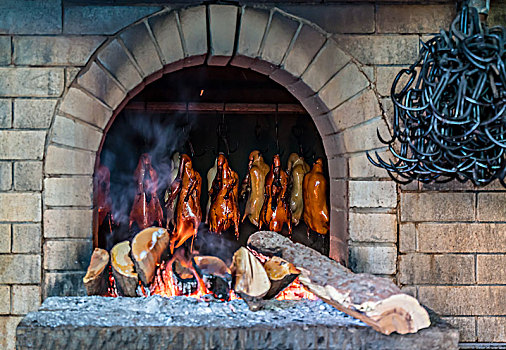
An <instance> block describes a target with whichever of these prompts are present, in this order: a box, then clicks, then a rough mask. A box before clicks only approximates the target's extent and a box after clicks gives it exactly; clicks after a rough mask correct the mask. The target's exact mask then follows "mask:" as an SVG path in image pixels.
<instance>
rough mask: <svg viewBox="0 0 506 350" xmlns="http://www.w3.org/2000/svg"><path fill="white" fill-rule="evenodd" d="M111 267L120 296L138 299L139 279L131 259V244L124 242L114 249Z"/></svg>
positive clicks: (112, 250)
mask: <svg viewBox="0 0 506 350" xmlns="http://www.w3.org/2000/svg"><path fill="white" fill-rule="evenodd" d="M111 266H112V274H113V276H114V280H115V281H116V289H117V290H118V294H119V295H121V296H124V297H136V296H137V286H138V285H139V277H138V275H137V273H136V272H135V270H134V263H133V262H132V259H130V242H128V241H123V242H121V243H118V244H116V245H115V246H114V247H112V249H111Z"/></svg>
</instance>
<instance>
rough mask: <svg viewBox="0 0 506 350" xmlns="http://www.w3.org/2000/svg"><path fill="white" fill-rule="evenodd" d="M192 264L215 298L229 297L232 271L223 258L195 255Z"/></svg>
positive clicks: (224, 298)
mask: <svg viewBox="0 0 506 350" xmlns="http://www.w3.org/2000/svg"><path fill="white" fill-rule="evenodd" d="M193 266H194V268H195V271H196V272H197V273H198V274H199V276H200V278H202V280H203V281H204V283H205V284H206V287H207V289H209V291H211V292H212V293H213V295H214V297H215V298H218V299H221V300H228V299H229V298H230V287H231V284H232V272H231V271H230V269H229V268H228V266H227V265H226V264H225V263H224V262H223V260H221V259H220V258H218V257H215V256H195V257H194V258H193Z"/></svg>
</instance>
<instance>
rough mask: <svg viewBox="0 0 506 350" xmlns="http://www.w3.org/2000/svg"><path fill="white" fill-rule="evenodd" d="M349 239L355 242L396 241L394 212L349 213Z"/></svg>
mask: <svg viewBox="0 0 506 350" xmlns="http://www.w3.org/2000/svg"><path fill="white" fill-rule="evenodd" d="M349 232H350V239H351V240H352V241H355V242H374V243H377V242H390V243H396V242H397V218H396V216H395V215H394V214H373V213H350V214H349Z"/></svg>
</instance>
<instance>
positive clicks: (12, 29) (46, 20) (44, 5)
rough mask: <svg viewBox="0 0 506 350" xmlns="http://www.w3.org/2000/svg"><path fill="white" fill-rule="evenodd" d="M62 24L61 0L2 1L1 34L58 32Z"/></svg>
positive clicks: (0, 2)
mask: <svg viewBox="0 0 506 350" xmlns="http://www.w3.org/2000/svg"><path fill="white" fill-rule="evenodd" d="M28 6H29V9H28V8H27V7H28ZM61 24H62V6H61V0H45V1H30V2H29V3H27V2H26V1H17V0H3V1H0V34H33V33H38V34H58V33H61V30H62V26H61Z"/></svg>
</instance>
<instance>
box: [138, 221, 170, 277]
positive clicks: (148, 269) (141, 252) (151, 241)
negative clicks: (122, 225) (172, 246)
mask: <svg viewBox="0 0 506 350" xmlns="http://www.w3.org/2000/svg"><path fill="white" fill-rule="evenodd" d="M169 240H170V239H169V233H168V231H167V230H166V229H165V228H162V227H149V228H147V229H144V230H142V231H141V232H139V233H138V234H137V235H136V236H135V237H134V239H133V241H132V258H133V262H134V264H135V269H136V271H137V273H138V274H139V278H140V279H141V281H142V283H143V284H144V285H145V286H147V285H149V284H150V283H151V281H152V280H153V277H154V276H155V271H156V266H157V264H159V263H160V261H161V260H162V257H163V256H164V255H165V253H166V251H167V246H168V245H169Z"/></svg>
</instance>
